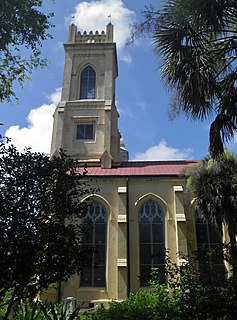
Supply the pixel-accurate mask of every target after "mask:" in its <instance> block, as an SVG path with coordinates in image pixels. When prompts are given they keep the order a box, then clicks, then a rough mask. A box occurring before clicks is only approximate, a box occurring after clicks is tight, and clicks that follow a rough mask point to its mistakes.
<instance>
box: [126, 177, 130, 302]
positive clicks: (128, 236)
mask: <svg viewBox="0 0 237 320" xmlns="http://www.w3.org/2000/svg"><path fill="white" fill-rule="evenodd" d="M126 187H127V197H126V211H127V271H128V282H127V297H129V294H130V291H131V281H130V224H129V218H130V217H129V178H128V177H127V182H126Z"/></svg>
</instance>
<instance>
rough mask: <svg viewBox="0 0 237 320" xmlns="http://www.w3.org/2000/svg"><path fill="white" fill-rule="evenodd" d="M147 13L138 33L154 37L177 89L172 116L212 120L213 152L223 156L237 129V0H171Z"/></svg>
mask: <svg viewBox="0 0 237 320" xmlns="http://www.w3.org/2000/svg"><path fill="white" fill-rule="evenodd" d="M144 16H145V21H143V22H142V23H140V25H136V26H135V27H136V31H135V34H133V37H134V36H136V34H137V33H138V36H139V33H140V35H143V34H144V33H149V35H152V37H153V41H154V47H155V52H156V53H157V54H158V55H160V56H161V73H162V77H163V79H164V80H165V83H166V84H167V86H168V87H169V88H171V89H172V90H173V91H174V98H173V100H172V103H171V108H172V114H173V115H176V113H178V112H179V111H184V112H185V114H186V115H187V116H188V117H190V118H192V119H194V120H205V119H212V121H213V122H212V124H211V126H210V146H209V151H210V154H211V156H212V157H217V156H218V155H219V154H222V153H223V152H224V143H225V142H228V141H229V140H230V139H231V138H233V135H234V133H235V131H236V129H237V106H236V104H237V88H236V82H237V63H236V62H237V1H236V0H165V4H164V6H163V8H162V9H161V10H155V9H154V8H152V7H149V8H146V10H145V11H144ZM139 27H140V28H139Z"/></svg>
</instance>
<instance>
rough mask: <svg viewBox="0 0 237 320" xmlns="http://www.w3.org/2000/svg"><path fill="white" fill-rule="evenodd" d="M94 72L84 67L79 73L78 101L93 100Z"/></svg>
mask: <svg viewBox="0 0 237 320" xmlns="http://www.w3.org/2000/svg"><path fill="white" fill-rule="evenodd" d="M95 80H96V74H95V70H94V69H93V68H91V67H86V68H85V69H84V70H83V71H82V73H81V87H80V99H95Z"/></svg>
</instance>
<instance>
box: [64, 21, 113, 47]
mask: <svg viewBox="0 0 237 320" xmlns="http://www.w3.org/2000/svg"><path fill="white" fill-rule="evenodd" d="M103 42H104V43H108V42H113V25H112V23H109V24H107V26H106V32H105V31H102V32H101V33H99V32H98V31H95V33H94V32H93V31H90V32H89V33H87V32H86V31H84V32H83V33H81V32H80V31H77V27H76V26H75V25H74V24H71V26H70V28H69V33H68V43H103Z"/></svg>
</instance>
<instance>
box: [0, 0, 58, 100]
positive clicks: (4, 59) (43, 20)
mask: <svg viewBox="0 0 237 320" xmlns="http://www.w3.org/2000/svg"><path fill="white" fill-rule="evenodd" d="M42 4H43V1H42V0H1V1H0V30H1V32H0V102H1V101H3V100H7V101H10V100H11V98H12V97H16V95H15V93H14V89H13V85H14V83H15V82H18V83H19V84H20V85H23V82H24V81H25V80H26V79H29V77H30V74H31V72H32V70H33V69H35V68H37V67H38V66H41V67H43V66H45V65H46V63H47V62H46V60H45V59H41V58H40V54H41V49H40V47H41V44H42V42H43V41H44V40H46V39H48V38H50V35H49V34H48V29H49V28H50V27H52V24H51V23H50V17H52V14H44V13H43V12H42V11H40V10H39V8H41V7H42Z"/></svg>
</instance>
